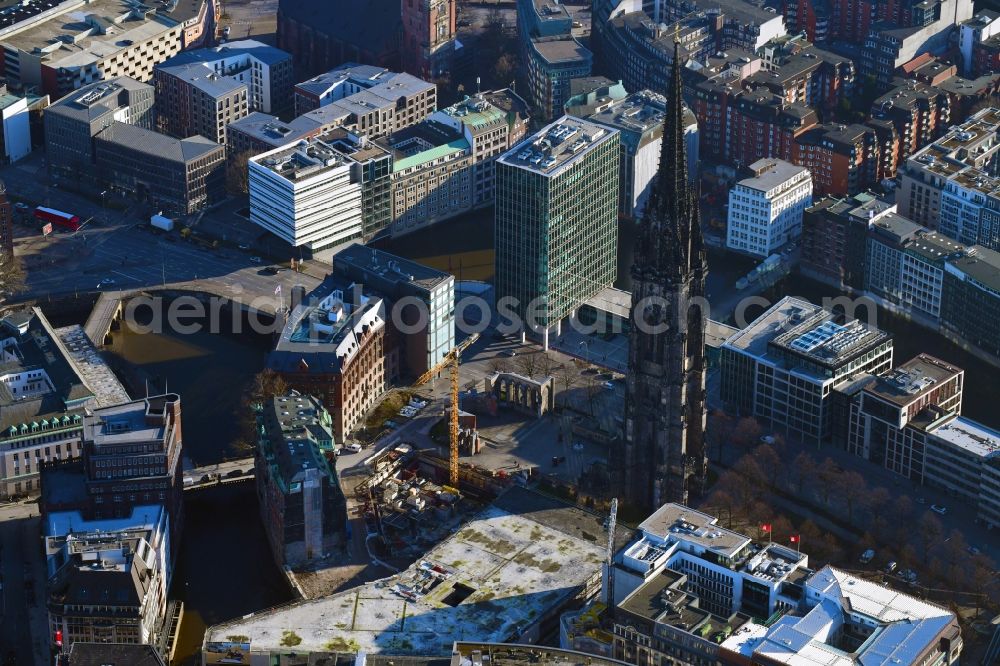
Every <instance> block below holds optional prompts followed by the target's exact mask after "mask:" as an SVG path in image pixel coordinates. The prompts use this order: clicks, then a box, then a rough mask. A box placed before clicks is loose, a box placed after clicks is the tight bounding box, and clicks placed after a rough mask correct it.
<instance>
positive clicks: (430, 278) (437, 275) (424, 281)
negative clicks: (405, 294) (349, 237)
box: [333, 243, 454, 290]
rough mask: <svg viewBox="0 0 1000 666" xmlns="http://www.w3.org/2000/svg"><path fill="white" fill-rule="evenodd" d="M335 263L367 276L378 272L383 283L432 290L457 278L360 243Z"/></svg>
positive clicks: (336, 255) (341, 254)
mask: <svg viewBox="0 0 1000 666" xmlns="http://www.w3.org/2000/svg"><path fill="white" fill-rule="evenodd" d="M333 264H334V267H336V266H337V265H338V264H341V265H343V266H345V267H346V266H349V267H353V268H357V269H361V270H362V271H365V272H366V273H375V274H377V275H378V276H379V277H381V278H382V279H383V280H389V281H396V282H412V283H415V284H416V285H418V286H420V287H423V288H424V289H428V290H430V289H433V288H435V287H437V286H439V285H441V284H444V283H445V282H448V281H449V280H453V279H454V278H453V277H452V275H451V274H450V273H445V272H443V271H439V270H437V269H436V268H431V267H430V266H425V265H424V264H420V263H417V262H416V261H412V260H410V259H405V258H403V257H400V256H398V255H395V254H392V253H390V252H385V251H384V250H377V249H375V248H371V247H366V246H364V245H361V244H360V243H354V244H353V245H350V246H348V247H346V248H344V249H343V250H341V251H340V252H338V253H337V254H335V255H334V257H333Z"/></svg>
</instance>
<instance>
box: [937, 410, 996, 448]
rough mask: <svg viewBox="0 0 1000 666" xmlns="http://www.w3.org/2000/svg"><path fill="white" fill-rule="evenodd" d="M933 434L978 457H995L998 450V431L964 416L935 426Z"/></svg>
mask: <svg viewBox="0 0 1000 666" xmlns="http://www.w3.org/2000/svg"><path fill="white" fill-rule="evenodd" d="M932 432H933V435H934V436H935V437H937V438H938V439H941V440H943V441H945V442H948V443H949V444H952V445H953V446H957V447H958V448H960V449H964V450H966V451H968V452H969V453H972V454H973V455H976V456H978V457H980V458H995V457H996V456H997V452H998V451H1000V431H997V430H994V429H992V428H989V427H987V426H984V425H983V424H981V423H976V422H975V421H973V420H971V419H967V418H965V417H964V416H957V417H955V418H954V419H952V420H951V421H949V422H948V423H946V424H944V425H943V426H940V427H938V428H935V429H934V430H933V431H932Z"/></svg>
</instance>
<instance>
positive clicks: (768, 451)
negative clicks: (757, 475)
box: [753, 444, 785, 489]
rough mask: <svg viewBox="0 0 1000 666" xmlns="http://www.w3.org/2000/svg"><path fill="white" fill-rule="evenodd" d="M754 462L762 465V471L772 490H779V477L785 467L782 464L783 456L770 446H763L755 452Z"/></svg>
mask: <svg viewBox="0 0 1000 666" xmlns="http://www.w3.org/2000/svg"><path fill="white" fill-rule="evenodd" d="M753 457H754V460H756V461H757V464H759V465H760V468H761V470H763V471H764V473H765V475H766V476H767V479H768V482H769V483H770V484H771V487H772V488H775V489H777V488H778V477H779V476H780V475H781V473H782V471H783V470H784V469H785V466H784V465H783V464H782V462H781V456H779V455H778V452H777V451H775V450H774V449H773V448H771V446H770V445H769V444H761V445H760V446H758V447H757V448H756V449H754V452H753Z"/></svg>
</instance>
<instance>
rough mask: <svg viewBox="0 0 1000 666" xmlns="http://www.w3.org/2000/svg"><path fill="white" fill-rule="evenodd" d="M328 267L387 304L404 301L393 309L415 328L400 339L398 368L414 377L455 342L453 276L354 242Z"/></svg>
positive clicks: (335, 273) (434, 365)
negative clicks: (370, 290) (362, 286)
mask: <svg viewBox="0 0 1000 666" xmlns="http://www.w3.org/2000/svg"><path fill="white" fill-rule="evenodd" d="M331 270H332V274H333V275H337V276H340V277H342V278H343V279H345V280H350V281H353V282H354V283H356V284H363V285H365V286H366V287H367V288H370V289H373V290H375V291H376V292H377V293H379V294H381V295H382V296H384V297H385V298H386V300H387V301H388V303H389V304H390V306H392V307H397V304H398V303H400V302H403V303H409V305H406V306H405V307H401V308H400V311H399V313H398V314H399V318H400V319H399V321H400V322H402V324H403V326H405V327H407V328H408V329H414V328H415V330H411V331H407V332H406V333H405V335H404V336H403V340H402V342H401V345H402V357H401V359H400V362H401V365H400V373H401V374H406V375H409V376H411V377H419V376H420V375H422V374H424V373H426V372H427V371H428V370H430V369H431V368H434V367H437V366H438V365H439V364H440V363H441V362H442V361H443V360H444V358H445V355H446V354H447V353H448V352H450V351H451V350H452V349H453V348H454V347H455V276H453V275H451V274H449V273H445V272H443V271H439V270H436V269H433V268H430V267H429V266H424V265H423V264H418V263H417V262H415V261H410V260H409V259H404V258H403V257H399V256H396V255H394V254H390V253H388V252H383V251H382V250H376V249H375V248H369V247H365V246H363V245H358V244H357V243H355V244H354V245H351V246H350V247H347V248H345V249H343V250H341V251H340V252H338V253H337V254H335V255H334V257H333V265H332V269H331ZM416 303H419V304H420V305H416ZM418 309H419V310H423V312H422V313H421V312H419V311H418ZM421 322H425V323H421ZM391 323H392V324H393V325H394V326H395V325H396V324H395V321H393V322H391Z"/></svg>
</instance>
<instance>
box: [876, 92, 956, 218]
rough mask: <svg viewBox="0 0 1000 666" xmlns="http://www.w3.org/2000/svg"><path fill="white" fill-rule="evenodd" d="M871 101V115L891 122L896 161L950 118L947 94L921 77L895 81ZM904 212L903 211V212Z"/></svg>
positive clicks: (931, 137)
mask: <svg viewBox="0 0 1000 666" xmlns="http://www.w3.org/2000/svg"><path fill="white" fill-rule="evenodd" d="M898 84H899V85H897V86H895V87H894V88H892V89H891V90H890V91H889V92H887V93H885V94H884V95H882V96H881V97H879V98H878V99H876V100H875V101H874V102H872V108H871V117H872V118H874V119H875V120H886V121H889V122H891V123H892V125H893V127H894V128H895V129H896V136H897V137H898V138H899V146H898V148H897V152H898V155H899V158H898V161H899V163H900V164H902V163H903V161H904V160H906V158H908V157H909V156H910V155H912V154H913V153H915V152H917V151H918V150H920V149H921V148H923V147H924V146H926V145H927V144H929V143H931V142H932V141H933V140H934V139H935V138H936V137H937V136H938V135H939V134H941V132H942V131H943V130H944V128H945V127H947V126H948V124H949V123H950V122H951V117H952V116H951V114H952V108H951V98H950V97H949V95H948V93H946V92H945V91H944V90H942V89H940V88H937V87H935V86H929V85H927V84H926V83H923V82H921V81H914V80H908V81H899V82H898ZM904 214H905V213H904Z"/></svg>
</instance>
